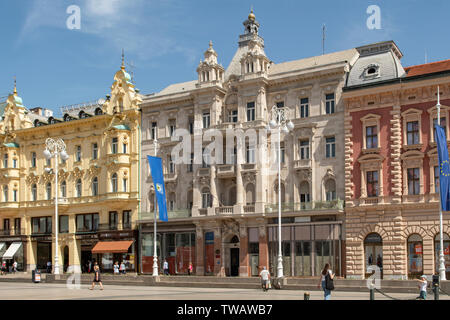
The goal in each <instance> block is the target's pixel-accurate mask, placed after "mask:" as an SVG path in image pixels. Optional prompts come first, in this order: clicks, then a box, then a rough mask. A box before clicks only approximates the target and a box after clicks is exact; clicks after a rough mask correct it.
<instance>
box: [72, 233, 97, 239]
mask: <svg viewBox="0 0 450 320" xmlns="http://www.w3.org/2000/svg"><path fill="white" fill-rule="evenodd" d="M75 239H76V240H89V239H94V240H97V239H98V236H97V235H96V234H78V235H76V236H75Z"/></svg>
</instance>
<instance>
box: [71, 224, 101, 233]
mask: <svg viewBox="0 0 450 320" xmlns="http://www.w3.org/2000/svg"><path fill="white" fill-rule="evenodd" d="M97 231H99V226H93V227H91V228H88V227H82V228H77V231H76V233H96V232H97Z"/></svg>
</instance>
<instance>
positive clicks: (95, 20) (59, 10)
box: [16, 0, 198, 63]
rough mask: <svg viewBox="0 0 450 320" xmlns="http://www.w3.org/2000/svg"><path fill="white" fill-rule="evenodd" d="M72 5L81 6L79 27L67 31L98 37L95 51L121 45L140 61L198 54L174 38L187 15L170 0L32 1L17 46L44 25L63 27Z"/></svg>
mask: <svg viewBox="0 0 450 320" xmlns="http://www.w3.org/2000/svg"><path fill="white" fill-rule="evenodd" d="M72 4H75V5H78V6H79V7H80V9H81V29H80V30H76V31H71V30H67V32H81V33H84V34H87V35H90V36H93V37H96V38H98V39H99V40H100V42H99V46H98V47H97V48H95V50H107V51H111V50H113V51H116V52H120V50H121V48H124V49H125V51H126V52H128V53H132V54H133V55H135V56H136V58H137V59H139V60H141V61H146V60H147V61H148V60H149V59H151V58H153V57H158V56H162V55H165V54H168V53H179V54H182V55H184V56H185V57H186V59H187V60H188V62H189V63H192V62H193V61H194V59H195V57H196V56H197V55H198V53H197V52H194V50H192V49H191V48H189V46H188V45H187V44H185V43H180V42H179V39H177V34H176V28H179V27H180V26H179V24H180V23H185V22H186V18H185V17H184V15H183V12H181V11H180V10H179V8H177V5H176V4H175V3H173V0H151V1H149V0H78V1H76V0H72V1H68V0H63V1H54V0H35V2H34V3H33V6H32V7H31V9H30V10H29V12H28V15H27V17H26V19H25V23H24V25H23V28H22V30H21V33H20V35H19V37H18V40H17V43H16V45H21V44H22V43H23V42H24V41H25V40H27V38H28V37H33V36H35V35H37V33H36V31H38V30H39V29H41V28H43V27H51V28H66V19H67V18H68V17H69V15H68V14H67V13H66V8H67V7H68V6H69V5H72ZM178 6H179V5H178Z"/></svg>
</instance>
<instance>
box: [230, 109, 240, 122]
mask: <svg viewBox="0 0 450 320" xmlns="http://www.w3.org/2000/svg"><path fill="white" fill-rule="evenodd" d="M228 122H238V111H237V110H230V112H229V113H228Z"/></svg>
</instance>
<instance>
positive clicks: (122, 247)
mask: <svg viewBox="0 0 450 320" xmlns="http://www.w3.org/2000/svg"><path fill="white" fill-rule="evenodd" d="M132 244H133V241H131V240H130V241H102V242H97V244H96V245H95V246H94V248H93V249H92V253H94V254H95V253H127V252H128V248H129V247H130V246H131V245H132Z"/></svg>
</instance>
